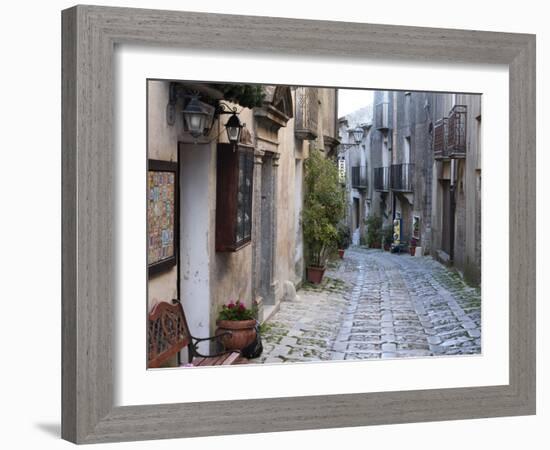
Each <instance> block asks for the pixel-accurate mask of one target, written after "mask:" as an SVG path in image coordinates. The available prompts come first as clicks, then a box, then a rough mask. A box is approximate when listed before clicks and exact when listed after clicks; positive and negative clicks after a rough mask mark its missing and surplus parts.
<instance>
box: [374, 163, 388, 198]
mask: <svg viewBox="0 0 550 450" xmlns="http://www.w3.org/2000/svg"><path fill="white" fill-rule="evenodd" d="M374 190H375V191H378V192H388V191H389V190H390V168H389V167H376V168H375V169H374Z"/></svg>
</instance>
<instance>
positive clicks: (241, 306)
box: [239, 303, 246, 311]
mask: <svg viewBox="0 0 550 450" xmlns="http://www.w3.org/2000/svg"><path fill="white" fill-rule="evenodd" d="M245 309H246V306H244V305H243V304H242V303H239V310H241V311H244V310H245Z"/></svg>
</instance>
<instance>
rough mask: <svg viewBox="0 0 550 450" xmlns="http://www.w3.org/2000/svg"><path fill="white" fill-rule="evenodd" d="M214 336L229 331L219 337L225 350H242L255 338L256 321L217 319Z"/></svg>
mask: <svg viewBox="0 0 550 450" xmlns="http://www.w3.org/2000/svg"><path fill="white" fill-rule="evenodd" d="M216 325H217V326H218V328H216V336H218V335H220V334H222V333H227V332H230V333H231V335H225V336H223V337H221V338H220V341H221V342H222V344H223V345H224V347H225V349H226V350H242V349H243V348H245V347H246V346H247V345H250V344H251V343H252V342H253V341H254V339H255V338H256V321H255V320H254V319H250V320H218V321H217V322H216Z"/></svg>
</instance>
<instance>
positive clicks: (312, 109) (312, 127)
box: [294, 87, 319, 140]
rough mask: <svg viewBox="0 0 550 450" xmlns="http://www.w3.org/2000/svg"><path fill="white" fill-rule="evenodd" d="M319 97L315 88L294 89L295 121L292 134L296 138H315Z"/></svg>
mask: <svg viewBox="0 0 550 450" xmlns="http://www.w3.org/2000/svg"><path fill="white" fill-rule="evenodd" d="M318 114H319V99H318V94H317V89H316V88H307V87H300V88H297V89H296V122H295V126H294V134H295V135H296V137H297V138H298V139H302V140H314V139H316V138H317V118H318Z"/></svg>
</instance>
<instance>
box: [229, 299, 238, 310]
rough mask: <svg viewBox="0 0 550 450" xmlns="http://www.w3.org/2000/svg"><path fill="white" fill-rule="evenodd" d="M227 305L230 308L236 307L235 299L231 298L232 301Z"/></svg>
mask: <svg viewBox="0 0 550 450" xmlns="http://www.w3.org/2000/svg"><path fill="white" fill-rule="evenodd" d="M237 303H239V302H237ZM227 307H228V308H229V309H232V308H234V307H235V303H233V300H231V301H230V302H229V304H228V305H227Z"/></svg>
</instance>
